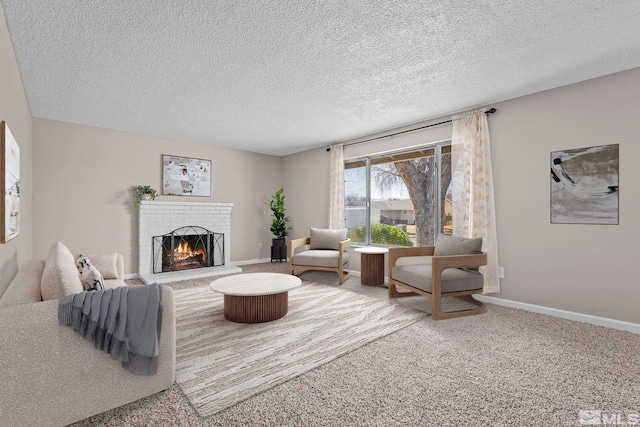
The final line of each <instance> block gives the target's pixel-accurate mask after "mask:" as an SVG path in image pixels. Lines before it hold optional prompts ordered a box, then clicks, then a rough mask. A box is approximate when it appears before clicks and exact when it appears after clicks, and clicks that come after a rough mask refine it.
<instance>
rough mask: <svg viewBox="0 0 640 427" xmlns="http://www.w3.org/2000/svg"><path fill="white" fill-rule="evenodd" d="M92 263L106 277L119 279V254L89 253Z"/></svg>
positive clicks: (88, 256)
mask: <svg viewBox="0 0 640 427" xmlns="http://www.w3.org/2000/svg"><path fill="white" fill-rule="evenodd" d="M87 258H89V261H90V262H91V264H92V265H93V266H94V267H95V268H97V269H98V271H99V272H100V273H102V276H103V277H104V278H105V279H119V278H120V277H119V276H118V254H117V253H115V252H114V253H112V254H102V255H87Z"/></svg>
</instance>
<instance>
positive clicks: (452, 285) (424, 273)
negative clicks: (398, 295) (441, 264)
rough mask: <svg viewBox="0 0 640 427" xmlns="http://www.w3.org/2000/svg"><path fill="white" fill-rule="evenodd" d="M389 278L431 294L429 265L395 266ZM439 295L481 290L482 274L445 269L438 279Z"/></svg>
mask: <svg viewBox="0 0 640 427" xmlns="http://www.w3.org/2000/svg"><path fill="white" fill-rule="evenodd" d="M391 277H392V278H393V280H397V281H399V282H402V283H406V284H407V285H410V286H413V287H414V288H418V289H422V290H423V291H425V292H429V293H431V292H432V290H431V264H413V265H403V266H395V267H393V269H392V270H391ZM440 284H441V293H443V294H444V293H447V292H460V291H471V290H476V289H482V286H483V284H484V278H483V277H482V274H480V273H478V272H474V271H467V270H462V269H459V268H447V269H446V270H444V271H443V272H442V276H441V279H440Z"/></svg>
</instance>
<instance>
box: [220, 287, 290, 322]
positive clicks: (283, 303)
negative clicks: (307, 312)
mask: <svg viewBox="0 0 640 427" xmlns="http://www.w3.org/2000/svg"><path fill="white" fill-rule="evenodd" d="M288 310H289V292H281V293H278V294H271V295H250V296H238V295H225V296H224V317H225V319H227V320H230V321H232V322H238V323H262V322H270V321H272V320H276V319H280V318H281V317H283V316H284V315H285V314H287V311H288Z"/></svg>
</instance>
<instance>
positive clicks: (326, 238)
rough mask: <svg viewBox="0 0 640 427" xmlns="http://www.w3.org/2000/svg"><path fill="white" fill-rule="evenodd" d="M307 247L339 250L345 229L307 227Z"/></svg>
mask: <svg viewBox="0 0 640 427" xmlns="http://www.w3.org/2000/svg"><path fill="white" fill-rule="evenodd" d="M309 237H310V243H309V249H333V250H335V251H337V250H340V242H342V241H343V240H345V239H346V238H347V229H346V228H342V229H340V230H329V229H326V228H313V227H311V228H310V229H309Z"/></svg>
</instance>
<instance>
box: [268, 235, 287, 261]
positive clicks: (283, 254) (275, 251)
mask: <svg viewBox="0 0 640 427" xmlns="http://www.w3.org/2000/svg"><path fill="white" fill-rule="evenodd" d="M273 261H280V262H282V261H285V262H286V261H287V239H271V262H273Z"/></svg>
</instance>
